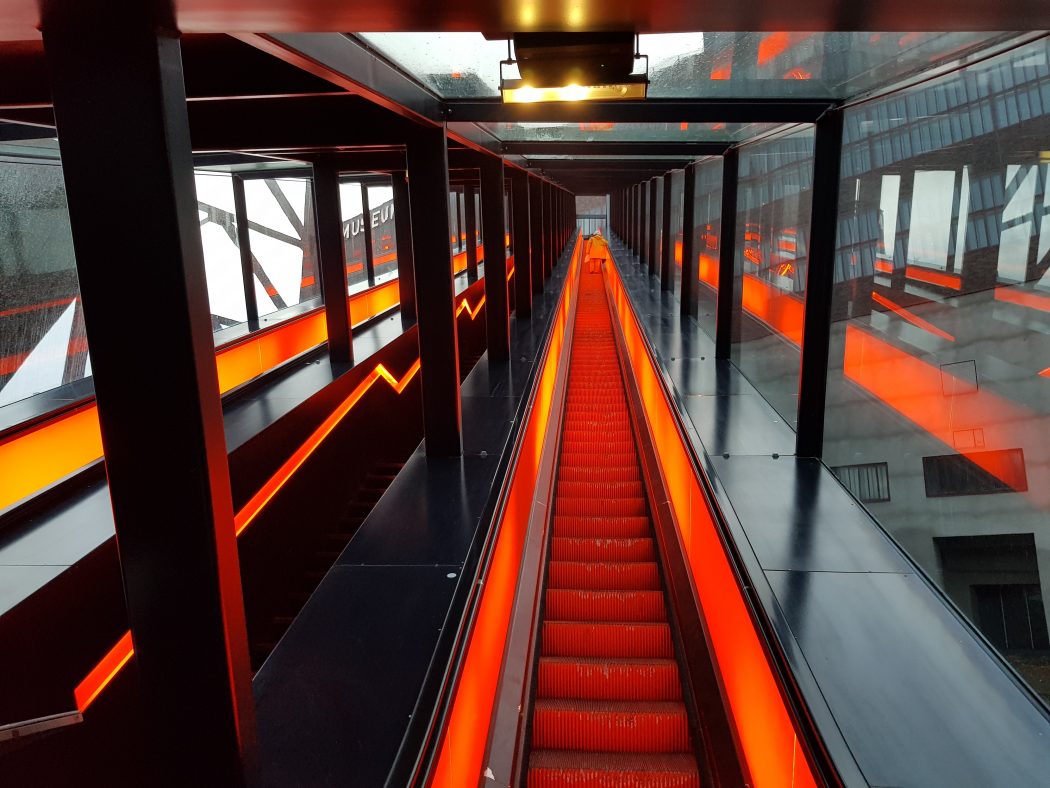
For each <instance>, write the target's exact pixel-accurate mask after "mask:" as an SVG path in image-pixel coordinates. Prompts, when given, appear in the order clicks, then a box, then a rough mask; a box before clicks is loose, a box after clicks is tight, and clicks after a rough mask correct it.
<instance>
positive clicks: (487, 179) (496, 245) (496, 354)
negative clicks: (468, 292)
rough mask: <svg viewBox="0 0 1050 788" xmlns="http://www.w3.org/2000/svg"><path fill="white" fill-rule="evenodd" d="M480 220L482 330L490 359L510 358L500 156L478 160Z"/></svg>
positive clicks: (493, 360)
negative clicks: (483, 287)
mask: <svg viewBox="0 0 1050 788" xmlns="http://www.w3.org/2000/svg"><path fill="white" fill-rule="evenodd" d="M481 222H482V225H483V230H482V235H483V236H484V238H485V330H486V332H487V335H488V348H489V363H499V362H501V361H506V360H507V359H509V358H510V304H509V303H508V298H507V247H506V244H505V243H504V238H505V237H506V234H507V230H506V227H504V224H503V159H501V158H498V157H496V156H486V157H485V159H484V160H483V161H482V163H481Z"/></svg>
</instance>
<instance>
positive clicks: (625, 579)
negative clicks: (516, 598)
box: [547, 561, 661, 592]
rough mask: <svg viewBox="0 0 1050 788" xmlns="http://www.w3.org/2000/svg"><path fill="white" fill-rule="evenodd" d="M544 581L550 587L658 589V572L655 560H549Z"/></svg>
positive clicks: (606, 589)
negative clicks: (599, 561)
mask: <svg viewBox="0 0 1050 788" xmlns="http://www.w3.org/2000/svg"><path fill="white" fill-rule="evenodd" d="M547 583H548V586H549V587H550V588H573V589H588V590H594V591H598V590H605V591H629V590H638V591H644V590H655V591H658V592H660V590H661V587H660V572H659V570H658V569H657V568H656V563H655V562H643V561H631V562H619V563H597V562H586V561H551V563H550V573H549V575H548V578H547Z"/></svg>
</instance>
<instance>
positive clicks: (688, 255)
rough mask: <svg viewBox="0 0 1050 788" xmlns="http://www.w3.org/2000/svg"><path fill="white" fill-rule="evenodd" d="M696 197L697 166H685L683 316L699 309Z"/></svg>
mask: <svg viewBox="0 0 1050 788" xmlns="http://www.w3.org/2000/svg"><path fill="white" fill-rule="evenodd" d="M695 199H696V166H695V165H693V164H690V165H689V166H688V167H686V168H685V181H684V189H683V194H682V292H681V294H680V296H681V305H682V310H681V313H682V317H694V316H695V315H696V310H697V287H698V286H699V285H698V284H697V281H696V278H697V273H698V271H697V249H696V245H695V240H696V239H695V238H694V237H693V236H694V235H695V234H696V224H695V219H696V216H695V215H694V210H695Z"/></svg>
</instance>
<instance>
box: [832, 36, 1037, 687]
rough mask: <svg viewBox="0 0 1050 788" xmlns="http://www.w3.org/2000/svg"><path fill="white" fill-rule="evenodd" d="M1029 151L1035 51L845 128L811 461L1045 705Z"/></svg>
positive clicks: (859, 113)
mask: <svg viewBox="0 0 1050 788" xmlns="http://www.w3.org/2000/svg"><path fill="white" fill-rule="evenodd" d="M1048 140H1050V45H1048V43H1047V41H1046V40H1045V39H1043V40H1041V41H1039V42H1037V43H1034V44H1031V45H1029V46H1027V47H1024V48H1019V49H1016V50H1013V51H1012V52H1010V53H1007V54H1005V55H1002V56H999V57H997V58H993V59H989V60H986V61H983V62H981V63H978V64H975V65H972V66H969V67H967V68H965V69H963V70H961V71H957V72H953V73H952V74H949V75H946V76H943V77H940V78H938V79H936V80H933V81H930V82H926V83H923V84H922V85H919V86H916V87H914V88H911V89H909V90H907V91H905V92H902V93H898V94H895V95H892V96H888V97H885V98H882V99H879V100H876V101H872V102H869V103H866V104H862V105H859V106H857V107H854V108H852V109H849V110H848V111H847V113H846V116H845V137H844V149H843V156H842V181H841V185H840V195H841V197H840V206H841V208H840V215H839V217H838V249H837V254H836V260H835V285H834V293H833V300H832V304H833V313H832V331H831V357H830V365H829V380H828V385H829V388H828V399H827V405H826V426H825V440H824V457H825V460H826V462H827V463H828V465H830V466H833V467H834V468H835V469H836V472H837V473H838V475H839V477H840V478H841V479H842V480H843V484H845V485H846V486H847V487H848V488H849V489H850V490H851V491H853V493H854V495H856V496H857V497H858V498H859V499H860V500H861V501H862V502H863V503H864V504H865V506H867V507H868V509H869V510H870V511H871V512H872V514H873V515H875V517H877V518H878V519H879V521H880V522H881V523H882V524H883V525H884V526H885V527H886V528H887V529H888V531H889V532H890V533H891V534H892V535H893V536H895V537H896V538H897V540H898V541H899V542H900V543H901V544H902V545H903V546H904V548H905V549H906V550H908V552H909V553H910V554H911V555H912V557H913V558H914V559H915V560H916V561H917V562H918V563H919V564H920V565H921V566H922V567H923V569H925V570H926V572H927V573H929V575H930V576H931V577H932V578H933V579H934V580H935V581H936V582H938V583H939V584H940V585H941V586H942V587H943V588H944V590H945V591H946V592H947V593H948V595H949V596H950V597H951V598H952V599H953V600H954V602H955V603H956V604H957V605H958V606H959V607H960V608H961V609H962V610H963V612H964V613H965V614H966V615H968V616H969V617H970V618H971V619H972V620H973V622H974V623H975V624H976V625H977V626H978V627H979V628H980V629H981V631H982V632H984V634H985V635H986V636H987V637H988V639H989V640H990V641H991V642H992V643H994V644H995V645H996V646H998V647H999V648H1000V649H1001V650H1002V651H1003V653H1004V654H1005V655H1006V656H1007V657H1008V658H1009V659H1010V661H1011V662H1012V663H1013V664H1014V666H1015V667H1016V668H1017V669H1018V670H1019V671H1020V673H1021V674H1022V675H1024V676H1025V677H1026V678H1027V679H1028V681H1029V682H1030V683H1031V684H1032V686H1033V687H1035V689H1036V690H1038V691H1039V692H1040V693H1042V694H1043V696H1044V697H1048V698H1050V640H1048V637H1047V629H1048V627H1047V619H1046V609H1047V604H1046V593H1047V589H1046V588H1044V587H1043V583H1042V579H1043V578H1044V577H1047V578H1048V579H1050V529H1048V527H1047V526H1048V525H1050V439H1048V437H1050V188H1048V182H1050V150H1048V148H1050V144H1048ZM872 468H875V469H876V470H875V471H872V470H870V469H872ZM873 474H874V475H873ZM876 476H878V477H880V478H876Z"/></svg>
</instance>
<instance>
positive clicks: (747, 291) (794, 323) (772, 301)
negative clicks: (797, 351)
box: [741, 274, 806, 347]
mask: <svg viewBox="0 0 1050 788" xmlns="http://www.w3.org/2000/svg"><path fill="white" fill-rule="evenodd" d="M741 301H742V303H743V307H744V311H745V312H748V313H749V314H751V315H752V316H753V317H756V318H758V319H759V320H760V321H761V322H763V323H765V324H766V325H767V326H769V327H770V328H772V329H773V330H774V331H775V332H776V333H778V334H779V335H780V336H782V337H784V338H785V339H786V340H788V341H789V342H790V343H791V344H792V345H796V346H799V347H801V345H802V325H803V322H804V321H805V311H806V307H805V305H804V304H803V303H802V301H800V300H799V299H797V298H795V297H794V296H793V295H792V294H791V293H786V292H784V291H783V290H780V289H778V288H776V287H774V286H773V285H771V284H769V283H768V282H765V281H763V280H762V279H759V278H758V277H757V276H754V275H752V274H744V286H743V288H742V292H741Z"/></svg>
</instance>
